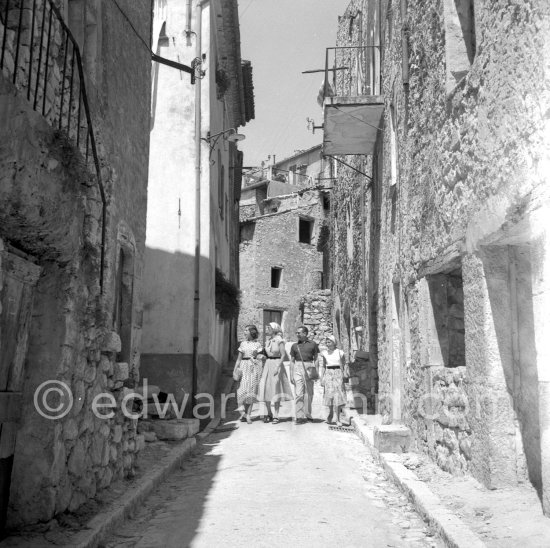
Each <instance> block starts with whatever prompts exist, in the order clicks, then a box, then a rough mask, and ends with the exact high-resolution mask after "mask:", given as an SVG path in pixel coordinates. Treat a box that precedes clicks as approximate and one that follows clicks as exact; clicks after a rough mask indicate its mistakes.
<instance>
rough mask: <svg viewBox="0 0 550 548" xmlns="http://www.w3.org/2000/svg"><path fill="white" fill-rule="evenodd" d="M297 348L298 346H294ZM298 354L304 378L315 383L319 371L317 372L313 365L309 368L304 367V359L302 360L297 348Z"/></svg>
mask: <svg viewBox="0 0 550 548" xmlns="http://www.w3.org/2000/svg"><path fill="white" fill-rule="evenodd" d="M296 346H298V345H296ZM298 353H299V354H300V359H301V360H302V365H303V366H304V369H305V370H306V376H307V378H308V379H309V380H310V381H316V380H317V379H318V378H319V371H317V367H315V363H314V364H313V365H312V366H311V367H306V364H305V363H304V358H302V352H301V351H300V347H299V346H298Z"/></svg>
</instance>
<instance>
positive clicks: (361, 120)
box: [113, 0, 382, 131]
mask: <svg viewBox="0 0 550 548" xmlns="http://www.w3.org/2000/svg"><path fill="white" fill-rule="evenodd" d="M113 2H114V0H113ZM331 106H333V107H334V108H335V109H336V110H339V111H340V112H341V113H342V114H345V115H346V116H351V117H352V118H355V119H356V120H359V122H362V123H363V124H365V125H367V126H370V127H372V128H374V129H376V130H377V131H378V130H380V131H381V130H382V128H379V127H378V126H374V125H372V124H369V123H368V122H365V120H363V119H362V118H359V117H358V116H354V115H353V114H351V113H349V112H346V111H345V110H342V109H341V108H339V107H337V106H336V105H331Z"/></svg>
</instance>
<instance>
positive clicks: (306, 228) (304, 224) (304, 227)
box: [298, 218, 313, 244]
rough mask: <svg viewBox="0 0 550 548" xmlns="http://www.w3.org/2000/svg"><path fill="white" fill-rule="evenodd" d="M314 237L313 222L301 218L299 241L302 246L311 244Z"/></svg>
mask: <svg viewBox="0 0 550 548" xmlns="http://www.w3.org/2000/svg"><path fill="white" fill-rule="evenodd" d="M312 235H313V221H312V220H310V219H302V218H300V224H299V235H298V237H299V241H300V243H302V244H311V238H312Z"/></svg>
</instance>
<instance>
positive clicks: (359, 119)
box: [331, 105, 382, 131]
mask: <svg viewBox="0 0 550 548" xmlns="http://www.w3.org/2000/svg"><path fill="white" fill-rule="evenodd" d="M331 106H332V107H334V108H335V109H336V110H339V111H340V112H341V113H342V114H345V115H346V116H351V117H352V118H355V119H356V120H358V121H359V122H362V123H363V124H365V125H367V126H370V127H372V128H374V129H376V130H377V131H381V130H382V128H380V127H378V126H374V125H372V124H369V123H368V122H365V120H363V119H362V118H359V117H358V116H354V115H353V114H350V113H349V112H346V111H345V110H342V109H341V108H340V107H337V106H336V105H331Z"/></svg>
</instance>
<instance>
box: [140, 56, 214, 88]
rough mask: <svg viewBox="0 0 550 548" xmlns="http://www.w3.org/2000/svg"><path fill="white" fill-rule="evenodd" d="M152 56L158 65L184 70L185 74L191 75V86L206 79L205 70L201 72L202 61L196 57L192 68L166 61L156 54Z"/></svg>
mask: <svg viewBox="0 0 550 548" xmlns="http://www.w3.org/2000/svg"><path fill="white" fill-rule="evenodd" d="M151 55H152V59H153V61H156V62H157V63H161V64H163V65H166V66H168V67H172V68H175V69H177V70H182V71H183V72H187V73H189V74H190V75H191V84H195V81H196V79H197V78H198V79H199V80H200V79H202V78H203V77H204V74H205V73H204V71H203V70H201V65H202V61H201V59H200V58H199V57H196V58H195V59H193V61H192V63H191V66H190V67H188V66H187V65H183V64H182V63H177V62H176V61H171V60H170V59H165V58H164V57H161V56H160V55H157V54H156V53H152V54H151Z"/></svg>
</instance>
